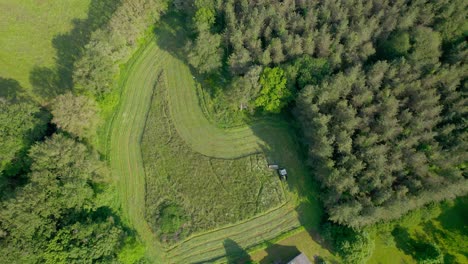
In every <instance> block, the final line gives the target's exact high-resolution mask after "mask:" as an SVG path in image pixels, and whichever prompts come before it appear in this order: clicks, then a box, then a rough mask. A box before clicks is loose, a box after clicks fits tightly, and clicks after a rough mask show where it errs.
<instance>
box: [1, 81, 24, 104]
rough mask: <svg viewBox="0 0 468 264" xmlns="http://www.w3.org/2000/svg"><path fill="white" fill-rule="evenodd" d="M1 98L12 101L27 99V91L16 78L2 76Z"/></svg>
mask: <svg viewBox="0 0 468 264" xmlns="http://www.w3.org/2000/svg"><path fill="white" fill-rule="evenodd" d="M0 98H3V99H4V100H7V101H10V102H17V101H24V100H27V96H26V92H25V90H24V89H23V87H21V85H20V84H19V82H18V81H17V80H15V79H10V78H2V77H0Z"/></svg>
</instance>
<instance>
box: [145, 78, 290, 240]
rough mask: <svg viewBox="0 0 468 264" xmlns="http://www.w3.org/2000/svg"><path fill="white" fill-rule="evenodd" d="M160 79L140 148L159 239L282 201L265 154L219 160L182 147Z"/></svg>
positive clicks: (151, 216) (148, 211)
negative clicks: (268, 167)
mask: <svg viewBox="0 0 468 264" xmlns="http://www.w3.org/2000/svg"><path fill="white" fill-rule="evenodd" d="M160 78H161V80H160V81H159V82H158V83H157V85H156V87H155V91H154V93H153V104H152V106H151V109H150V112H149V114H148V118H147V121H146V125H145V131H144V134H143V139H142V147H141V149H142V156H143V162H144V164H145V172H146V175H147V177H146V219H147V221H148V222H150V223H151V226H152V229H153V230H154V231H155V232H157V233H159V232H160V237H161V239H162V240H163V241H166V243H170V242H177V241H179V240H180V239H181V238H183V237H185V236H186V235H188V234H191V233H194V232H200V231H206V230H210V229H213V228H216V227H219V226H222V225H226V224H230V223H235V222H238V221H241V220H244V219H247V218H249V217H252V216H254V215H256V214H258V213H261V212H264V211H266V210H268V209H270V208H272V207H277V206H278V205H280V204H282V203H284V202H285V197H284V191H283V187H282V185H281V183H280V179H279V177H277V175H276V173H275V172H273V171H271V170H268V169H266V168H267V163H266V160H265V157H264V156H263V155H251V156H247V157H243V158H237V159H231V160H226V159H217V158H211V157H207V156H204V155H202V154H200V153H197V152H194V151H193V150H192V149H190V148H189V147H188V146H187V145H186V144H185V142H184V141H183V140H182V139H181V138H180V136H179V134H178V133H177V131H176V130H175V128H174V125H173V123H172V121H171V118H170V117H171V115H170V113H169V109H168V105H167V87H166V86H165V85H164V83H166V81H165V75H164V72H161V76H160ZM226 147H229V146H226Z"/></svg>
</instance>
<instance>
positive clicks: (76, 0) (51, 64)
mask: <svg viewBox="0 0 468 264" xmlns="http://www.w3.org/2000/svg"><path fill="white" fill-rule="evenodd" d="M90 2H91V0H67V1H41V0H15V1H12V0H0V11H1V13H2V15H1V16H0V47H2V48H1V49H0V77H2V78H5V79H10V78H11V79H15V80H17V81H18V82H19V83H20V85H21V86H22V87H24V88H25V89H27V90H31V88H32V84H31V83H30V73H31V72H32V71H33V69H35V68H40V67H46V68H55V67H56V58H57V56H58V55H57V49H56V47H54V44H53V40H54V38H55V37H56V36H58V35H63V34H67V33H68V32H69V31H71V30H72V29H73V27H74V23H73V20H75V19H86V17H87V14H88V6H89V4H90Z"/></svg>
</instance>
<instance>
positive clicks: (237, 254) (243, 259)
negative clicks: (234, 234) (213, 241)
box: [223, 238, 252, 264]
mask: <svg viewBox="0 0 468 264" xmlns="http://www.w3.org/2000/svg"><path fill="white" fill-rule="evenodd" d="M223 246H224V249H225V250H226V259H227V263H228V264H242V263H252V259H251V258H250V256H249V254H248V253H247V251H245V250H244V249H243V248H242V247H241V246H240V245H239V244H237V243H236V242H235V241H234V240H232V239H230V238H228V239H226V240H224V242H223Z"/></svg>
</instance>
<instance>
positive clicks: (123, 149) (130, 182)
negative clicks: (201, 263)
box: [109, 41, 166, 256]
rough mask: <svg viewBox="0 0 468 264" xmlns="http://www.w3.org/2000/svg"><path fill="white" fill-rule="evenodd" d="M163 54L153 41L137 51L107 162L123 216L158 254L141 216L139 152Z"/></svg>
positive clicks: (142, 181) (142, 192)
mask: <svg viewBox="0 0 468 264" xmlns="http://www.w3.org/2000/svg"><path fill="white" fill-rule="evenodd" d="M165 57H166V54H165V53H164V52H161V51H160V50H159V49H158V48H157V47H156V45H155V43H154V41H153V42H150V43H149V44H148V45H147V46H146V47H145V48H144V49H143V50H142V51H141V53H139V54H138V57H137V58H136V59H135V60H133V62H132V63H131V64H130V65H129V67H128V72H129V75H128V76H126V80H125V81H124V83H123V88H122V95H121V102H120V108H119V110H118V112H117V114H116V116H115V117H114V120H113V124H112V130H111V135H110V136H111V144H110V151H109V153H110V165H111V169H112V174H113V175H114V178H115V179H116V180H117V182H118V189H119V200H120V203H121V206H122V208H123V210H122V211H123V213H124V218H126V219H127V220H128V221H129V222H130V223H131V225H132V226H133V227H134V228H135V229H136V230H137V232H138V234H139V235H140V236H142V238H143V239H144V240H145V242H146V244H147V246H148V247H149V249H150V250H148V251H149V252H152V253H154V255H155V256H158V255H159V253H160V252H162V250H156V251H158V252H154V251H155V248H157V249H160V247H159V246H158V244H157V243H156V242H155V241H154V238H153V236H152V235H151V231H150V228H149V226H148V225H147V223H146V221H145V218H144V208H145V172H144V169H143V161H142V157H141V151H140V140H141V136H142V133H143V129H144V125H145V120H146V113H147V112H148V110H149V107H150V102H151V93H152V91H153V87H154V84H155V82H156V78H157V75H156V71H157V69H158V68H159V67H160V65H161V63H162V62H163V61H164V58H165Z"/></svg>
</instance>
